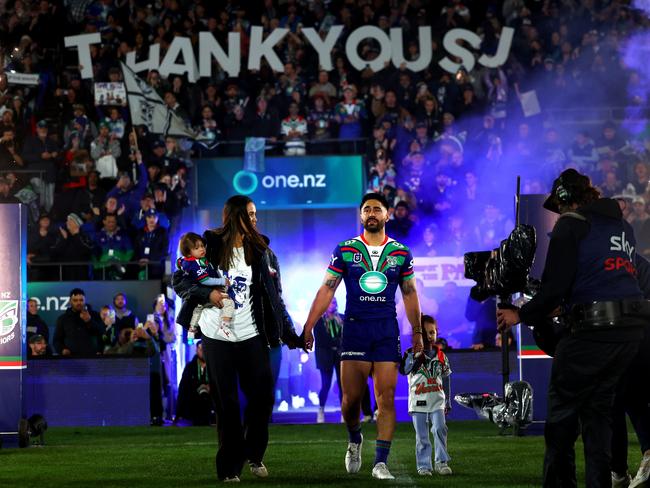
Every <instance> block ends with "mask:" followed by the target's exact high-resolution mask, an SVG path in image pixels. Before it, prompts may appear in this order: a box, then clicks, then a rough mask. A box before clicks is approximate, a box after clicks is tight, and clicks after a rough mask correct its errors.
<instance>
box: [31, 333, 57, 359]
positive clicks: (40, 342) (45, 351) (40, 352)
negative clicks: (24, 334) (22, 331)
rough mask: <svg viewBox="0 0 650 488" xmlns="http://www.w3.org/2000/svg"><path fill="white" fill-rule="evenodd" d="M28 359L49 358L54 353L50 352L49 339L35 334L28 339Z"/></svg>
mask: <svg viewBox="0 0 650 488" xmlns="http://www.w3.org/2000/svg"><path fill="white" fill-rule="evenodd" d="M27 346H28V347H27V359H32V358H35V357H42V358H43V357H48V356H51V355H52V353H51V352H50V350H49V346H48V344H47V339H45V337H43V336H42V335H40V334H34V335H32V336H30V337H29V338H28V339H27Z"/></svg>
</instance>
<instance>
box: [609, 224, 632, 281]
mask: <svg viewBox="0 0 650 488" xmlns="http://www.w3.org/2000/svg"><path fill="white" fill-rule="evenodd" d="M609 242H610V244H611V246H610V247H609V250H610V251H622V252H624V253H625V254H627V255H628V256H629V257H630V259H625V258H622V257H615V258H614V257H612V258H607V259H605V271H616V270H619V269H624V270H625V271H627V272H628V273H630V274H632V275H635V274H636V268H635V267H634V264H633V263H632V261H631V260H632V257H633V256H634V246H633V245H631V244H630V242H629V241H628V240H627V239H626V238H625V231H623V232H622V233H621V235H620V236H612V237H610V238H609Z"/></svg>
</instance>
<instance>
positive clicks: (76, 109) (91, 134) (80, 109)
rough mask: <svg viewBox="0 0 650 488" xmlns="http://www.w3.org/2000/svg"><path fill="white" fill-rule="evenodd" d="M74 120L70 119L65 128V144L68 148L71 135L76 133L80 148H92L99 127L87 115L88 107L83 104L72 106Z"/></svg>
mask: <svg viewBox="0 0 650 488" xmlns="http://www.w3.org/2000/svg"><path fill="white" fill-rule="evenodd" d="M72 115H73V118H72V119H70V120H69V121H68V122H67V123H66V124H65V127H64V128H63V142H64V144H65V145H66V146H67V145H69V144H70V139H71V135H72V133H73V132H76V133H77V134H78V136H79V141H80V143H79V146H80V147H81V148H82V149H88V148H90V143H91V142H92V141H93V139H95V138H96V137H97V127H96V126H95V124H93V122H92V121H91V120H90V119H89V118H88V116H87V115H86V107H84V106H83V105H82V104H81V103H75V104H74V105H73V106H72Z"/></svg>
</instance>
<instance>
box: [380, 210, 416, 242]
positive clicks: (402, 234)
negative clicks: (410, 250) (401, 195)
mask: <svg viewBox="0 0 650 488" xmlns="http://www.w3.org/2000/svg"><path fill="white" fill-rule="evenodd" d="M414 225H415V224H414V222H413V220H411V208H410V207H409V204H408V203H406V202H404V201H401V202H398V203H397V204H396V205H395V211H394V212H393V218H392V219H390V220H389V221H388V222H386V234H387V235H388V236H389V237H392V238H393V239H395V240H396V241H398V242H403V243H405V244H408V243H409V242H411V239H410V238H411V230H412V229H413V226H414Z"/></svg>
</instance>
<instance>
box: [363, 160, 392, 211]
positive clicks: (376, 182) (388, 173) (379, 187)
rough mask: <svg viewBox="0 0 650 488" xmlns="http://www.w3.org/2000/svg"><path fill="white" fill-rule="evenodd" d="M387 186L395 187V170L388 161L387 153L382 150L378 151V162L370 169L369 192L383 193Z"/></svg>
mask: <svg viewBox="0 0 650 488" xmlns="http://www.w3.org/2000/svg"><path fill="white" fill-rule="evenodd" d="M386 185H389V186H391V187H394V186H395V170H394V169H393V165H392V163H391V162H390V161H389V160H388V159H387V157H386V152H385V151H384V150H383V149H380V150H378V151H377V162H375V164H374V165H373V166H372V168H371V169H370V177H369V178H368V192H374V193H382V192H383V191H384V187H385V186H386ZM389 201H390V200H389Z"/></svg>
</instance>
